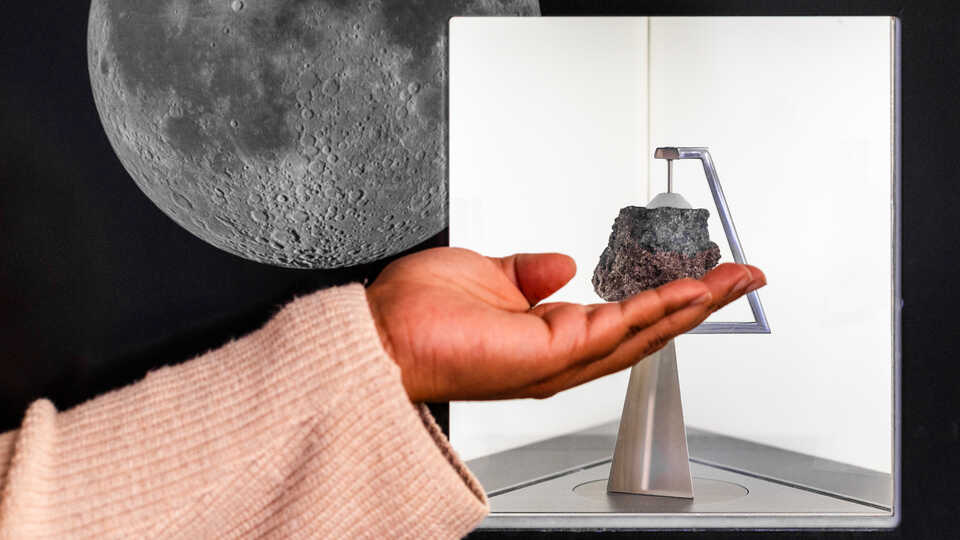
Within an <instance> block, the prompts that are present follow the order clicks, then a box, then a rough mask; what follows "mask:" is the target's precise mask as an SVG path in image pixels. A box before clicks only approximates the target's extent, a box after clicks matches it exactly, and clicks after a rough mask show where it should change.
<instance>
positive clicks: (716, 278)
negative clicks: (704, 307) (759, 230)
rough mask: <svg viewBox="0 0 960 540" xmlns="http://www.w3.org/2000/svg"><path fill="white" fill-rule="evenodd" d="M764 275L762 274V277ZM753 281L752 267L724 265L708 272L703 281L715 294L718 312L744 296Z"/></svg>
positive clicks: (733, 264) (714, 300)
mask: <svg viewBox="0 0 960 540" xmlns="http://www.w3.org/2000/svg"><path fill="white" fill-rule="evenodd" d="M762 274H763V273H762V272H761V273H760V275H761V276H762ZM753 280H754V277H753V272H752V270H751V267H749V266H747V265H744V264H736V263H724V264H721V265H720V266H718V267H716V268H714V269H713V270H711V271H709V272H707V275H705V276H703V279H702V280H701V281H703V283H704V284H705V285H706V286H707V287H708V288H709V289H710V291H711V292H712V293H713V304H714V309H715V310H716V309H719V307H720V306H723V305H726V304H728V303H730V302H731V301H733V300H734V299H735V298H737V297H739V296H740V295H741V294H743V291H745V290H746V289H747V287H749V286H750V285H751V284H752V283H753Z"/></svg>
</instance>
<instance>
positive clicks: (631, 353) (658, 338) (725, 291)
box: [521, 264, 766, 396]
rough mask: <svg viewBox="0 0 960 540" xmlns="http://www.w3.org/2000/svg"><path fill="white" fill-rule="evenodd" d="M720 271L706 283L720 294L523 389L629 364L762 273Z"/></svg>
mask: <svg viewBox="0 0 960 540" xmlns="http://www.w3.org/2000/svg"><path fill="white" fill-rule="evenodd" d="M718 270H719V272H717V273H715V274H713V275H712V276H710V279H709V280H707V279H706V278H705V281H708V282H709V283H708V284H706V285H707V287H708V288H709V289H710V290H711V295H712V296H713V297H715V298H720V299H721V300H719V301H711V302H708V303H706V304H703V305H699V304H694V305H687V306H684V307H682V308H681V309H678V310H675V311H674V312H673V313H670V314H667V315H665V316H664V317H662V318H661V319H660V320H657V321H655V322H654V323H653V324H651V325H649V326H647V327H646V328H642V329H637V331H636V333H635V335H634V336H633V337H630V338H629V339H627V340H625V341H623V343H620V344H617V346H616V347H615V348H614V350H613V351H611V353H610V354H608V355H605V356H604V357H602V358H600V359H595V360H593V361H588V362H584V363H580V364H573V365H571V366H570V367H569V368H568V369H566V370H564V371H563V372H560V373H558V374H557V375H555V376H553V377H551V378H549V379H547V380H544V381H542V382H540V383H537V384H535V385H533V386H531V387H529V388H528V389H526V390H521V392H523V391H528V392H530V394H528V396H529V395H533V396H543V395H547V396H549V395H552V394H553V393H556V392H559V391H561V390H565V389H567V388H571V387H573V386H577V385H580V384H583V383H585V382H588V381H591V380H593V379H596V378H599V377H603V376H605V375H609V374H611V373H615V372H617V371H619V370H621V369H625V368H627V367H630V366H632V365H633V364H635V363H636V362H637V361H639V360H641V359H642V358H644V357H645V356H647V355H649V354H652V353H653V352H655V351H657V350H659V349H660V348H662V347H663V346H664V345H665V344H666V343H667V342H668V341H670V340H671V339H673V338H674V337H676V336H678V335H680V334H682V333H684V332H687V331H689V330H691V329H693V328H695V327H696V326H697V325H699V324H700V323H702V322H703V321H704V320H705V319H706V318H707V317H708V316H709V315H710V314H711V313H712V312H713V311H716V310H717V309H719V308H721V307H723V306H724V305H726V304H728V303H730V302H732V301H733V300H736V299H737V298H739V297H740V296H741V295H743V294H744V291H745V290H746V289H749V287H751V286H762V283H765V280H766V278H765V276H764V275H763V272H761V271H760V270H759V269H758V268H756V267H750V268H747V267H746V266H745V265H733V264H731V265H726V266H724V268H718ZM747 274H749V279H748V281H747V283H748V284H747V285H746V288H744V287H745V286H744V285H743V280H744V277H745V276H746V275H747Z"/></svg>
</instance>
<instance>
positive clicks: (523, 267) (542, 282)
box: [492, 253, 577, 305]
mask: <svg viewBox="0 0 960 540" xmlns="http://www.w3.org/2000/svg"><path fill="white" fill-rule="evenodd" d="M492 260H493V261H494V262H496V263H498V264H499V265H500V267H501V268H502V269H503V273H504V274H505V275H506V276H507V278H509V279H510V281H511V282H513V284H514V285H515V286H516V287H517V289H519V290H520V292H521V293H523V296H524V297H525V298H526V299H527V301H528V302H530V305H534V304H536V303H538V302H539V301H541V300H543V299H544V298H546V297H548V296H550V295H551V294H553V293H555V292H557V291H558V290H559V289H560V287H563V286H564V285H566V284H567V282H568V281H570V279H571V278H573V276H574V274H576V273H577V263H575V262H574V260H573V258H571V257H569V256H567V255H563V254H562V253H520V254H517V255H510V256H509V257H502V258H492Z"/></svg>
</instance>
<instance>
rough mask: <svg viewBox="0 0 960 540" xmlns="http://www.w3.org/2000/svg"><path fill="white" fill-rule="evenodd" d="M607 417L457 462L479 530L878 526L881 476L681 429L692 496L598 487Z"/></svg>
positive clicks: (883, 496)
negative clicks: (476, 509) (475, 499)
mask: <svg viewBox="0 0 960 540" xmlns="http://www.w3.org/2000/svg"><path fill="white" fill-rule="evenodd" d="M617 427H618V426H617V423H615V422H611V423H609V424H604V425H602V426H597V427H595V428H590V429H587V430H583V431H580V432H575V433H571V434H569V435H565V436H562V437H557V438H555V439H550V440H547V441H542V442H539V443H535V444H532V445H528V446H525V447H521V448H517V449H514V450H508V451H506V452H501V453H499V454H494V455H491V456H487V457H483V458H479V459H476V460H471V461H469V462H468V463H467V465H468V466H469V467H470V469H471V470H472V471H473V472H474V474H475V475H476V476H477V478H478V479H479V480H480V482H481V483H482V484H483V485H484V487H485V488H486V489H487V495H488V497H489V499H490V507H491V513H490V515H489V516H488V517H487V519H486V520H485V521H484V522H483V523H482V524H481V525H480V527H481V528H483V529H582V528H588V529H674V528H681V529H684V528H727V527H735V528H833V527H842V528H861V527H868V528H881V527H890V526H893V525H895V524H896V518H895V516H894V514H893V512H891V511H890V504H891V502H892V487H893V482H892V478H891V476H890V475H889V474H886V473H881V472H878V471H870V470H867V469H861V468H858V467H855V466H852V465H848V464H844V463H838V462H833V461H829V460H824V459H821V458H815V457H812V456H807V455H804V454H798V453H795V452H790V451H786V450H782V449H779V448H773V447H769V446H764V445H759V444H756V443H752V442H748V441H743V440H740V439H735V438H731V437H725V436H723V435H719V434H716V433H711V432H707V431H703V430H698V429H696V428H688V430H687V431H688V438H689V441H690V470H691V472H692V475H693V477H694V484H693V485H694V499H692V500H690V499H682V498H673V497H659V496H648V495H635V494H626V493H607V492H606V480H607V478H608V477H609V473H610V462H611V458H612V454H613V446H614V443H615V440H616V433H617Z"/></svg>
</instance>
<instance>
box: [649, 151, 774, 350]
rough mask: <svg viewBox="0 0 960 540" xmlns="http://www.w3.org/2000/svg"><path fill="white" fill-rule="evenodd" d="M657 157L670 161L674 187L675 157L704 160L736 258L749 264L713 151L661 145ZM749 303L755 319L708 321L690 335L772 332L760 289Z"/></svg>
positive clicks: (668, 163)
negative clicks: (722, 185)
mask: <svg viewBox="0 0 960 540" xmlns="http://www.w3.org/2000/svg"><path fill="white" fill-rule="evenodd" d="M653 157H655V158H657V159H665V160H667V171H668V177H669V178H668V180H669V182H670V184H671V185H670V186H669V187H670V189H671V190H672V188H673V185H672V184H673V183H674V182H673V181H674V178H673V174H672V170H673V160H675V159H699V160H700V162H701V163H703V172H704V173H705V174H706V176H707V184H708V185H709V186H710V193H711V194H712V195H713V202H714V204H715V205H716V206H717V215H718V216H719V217H720V223H721V224H723V232H724V234H726V236H727V243H729V244H730V251H731V253H733V260H734V261H735V262H737V263H739V264H746V263H747V257H746V256H745V255H744V254H743V248H742V247H741V246H740V237H739V236H738V235H737V229H736V227H734V225H733V218H732V217H730V208H729V207H728V206H727V199H726V197H724V196H723V188H722V187H721V186H720V178H719V177H718V176H717V169H716V167H715V166H714V165H713V159H712V158H711V157H710V150H709V149H708V148H705V147H689V146H687V147H685V146H680V147H672V146H668V147H661V148H657V150H656V152H655V153H654V154H653ZM747 302H749V303H750V311H752V312H753V319H754V320H753V322H705V323H703V324H701V325H700V326H698V327H696V328H694V329H693V330H690V331H689V332H687V333H688V334H769V333H770V325H769V324H768V323H767V315H766V313H765V312H764V311H763V304H761V303H760V295H759V294H757V291H753V292H751V293H749V294H747Z"/></svg>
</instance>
